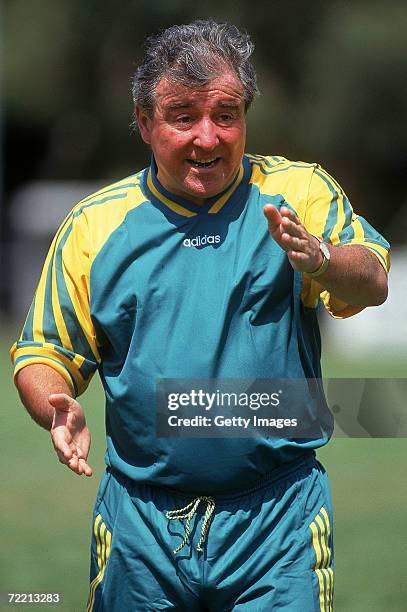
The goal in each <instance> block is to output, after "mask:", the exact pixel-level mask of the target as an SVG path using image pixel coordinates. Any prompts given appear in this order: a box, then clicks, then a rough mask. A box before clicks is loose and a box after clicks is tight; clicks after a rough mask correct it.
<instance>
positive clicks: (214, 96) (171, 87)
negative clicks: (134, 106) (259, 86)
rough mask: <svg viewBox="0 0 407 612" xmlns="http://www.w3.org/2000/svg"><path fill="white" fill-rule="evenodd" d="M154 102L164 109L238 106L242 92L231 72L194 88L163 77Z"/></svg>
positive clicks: (239, 84) (240, 102)
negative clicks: (210, 105)
mask: <svg viewBox="0 0 407 612" xmlns="http://www.w3.org/2000/svg"><path fill="white" fill-rule="evenodd" d="M155 101H156V105H157V106H158V107H161V108H166V109H168V108H169V109H171V108H181V107H183V106H199V105H204V104H206V103H210V104H215V105H220V106H223V105H225V106H227V105H233V106H236V105H237V106H239V105H240V104H244V90H243V85H242V83H241V81H240V79H239V78H238V77H237V76H236V74H235V73H234V72H232V71H231V70H228V71H226V72H225V73H224V74H222V75H220V76H217V77H215V78H214V79H212V80H211V81H209V83H207V84H206V85H202V86H198V87H196V88H193V87H187V86H186V85H183V84H182V83H180V82H177V81H173V80H170V79H168V78H167V77H165V76H164V77H163V78H162V79H161V81H159V83H158V85H157V87H156V92H155Z"/></svg>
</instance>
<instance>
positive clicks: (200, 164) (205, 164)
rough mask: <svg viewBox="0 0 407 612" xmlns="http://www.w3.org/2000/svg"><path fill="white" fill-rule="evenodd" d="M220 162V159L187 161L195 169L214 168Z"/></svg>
mask: <svg viewBox="0 0 407 612" xmlns="http://www.w3.org/2000/svg"><path fill="white" fill-rule="evenodd" d="M219 161H220V157H213V158H212V159H187V162H188V163H189V164H190V165H191V166H193V167H194V168H213V167H214V166H215V165H216V164H217V163H218V162H219Z"/></svg>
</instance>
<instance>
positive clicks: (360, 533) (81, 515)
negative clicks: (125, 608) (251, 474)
mask: <svg viewBox="0 0 407 612" xmlns="http://www.w3.org/2000/svg"><path fill="white" fill-rule="evenodd" d="M10 342H11V337H10V336H9V335H8V337H7V335H6V334H5V333H3V340H2V341H1V342H0V351H1V352H0V355H1V361H0V377H1V381H2V392H3V393H2V410H1V413H0V415H1V416H0V418H1V423H0V425H1V432H2V439H1V448H2V454H3V458H2V463H1V479H2V495H1V501H0V504H1V517H2V538H1V553H0V591H3V592H4V591H6V592H11V591H17V592H24V591H35V592H60V593H62V596H63V601H64V603H63V604H62V605H59V606H47V608H46V609H47V610H59V611H60V612H62V611H67V612H80V611H82V610H84V609H85V602H86V598H87V590H88V580H87V577H88V549H89V543H90V530H91V527H90V525H91V513H92V507H93V502H94V498H95V495H96V489H97V485H98V479H99V477H100V475H101V473H102V470H103V453H104V434H103V428H104V406H103V404H104V402H103V396H102V393H101V389H100V385H99V383H98V382H97V381H94V382H93V384H92V385H91V388H90V389H89V391H88V392H87V393H86V395H85V396H84V397H83V398H82V404H83V406H84V407H85V409H86V413H87V418H88V423H89V427H90V429H91V431H92V434H93V443H92V450H91V455H90V463H91V465H92V466H93V468H94V470H95V474H94V476H93V478H91V479H86V480H85V478H84V477H82V478H79V477H77V476H75V475H74V474H73V473H71V472H70V471H69V470H68V469H67V468H65V467H63V466H62V465H60V464H59V463H58V461H57V459H56V457H55V455H54V452H53V449H52V445H51V442H50V439H49V434H48V433H47V432H44V431H43V430H41V429H40V428H39V427H37V426H36V425H35V424H34V423H33V422H32V421H31V420H30V418H29V417H28V416H27V415H26V413H25V411H24V409H23V407H22V406H21V405H20V403H19V400H18V397H17V394H16V392H15V390H14V387H13V385H12V382H11V367H10V366H9V364H8V357H7V349H8V346H9V343H10ZM397 364H398V366H400V367H399V370H400V373H398V372H399V370H394V367H393V366H394V364H392V363H391V361H389V362H388V363H387V365H386V366H383V363H381V369H380V370H379V364H378V363H375V362H374V361H373V360H372V363H371V365H370V366H369V363H368V361H365V362H364V363H363V364H359V370H358V369H357V367H356V365H355V364H352V363H350V364H349V363H348V364H338V363H336V364H335V363H334V362H333V361H329V360H328V361H327V367H326V372H327V375H328V374H329V375H331V376H332V375H334V374H335V373H337V372H339V374H338V375H340V376H350V375H353V376H357V375H360V376H366V375H368V374H367V372H368V371H369V372H372V374H371V375H372V376H379V375H390V372H394V371H396V372H397V373H396V374H393V375H394V376H402V374H401V372H402V370H403V367H404V373H405V371H406V369H405V363H404V366H403V363H401V365H400V360H397ZM398 366H397V367H398ZM384 372H388V374H385V373H384ZM319 458H320V460H321V461H322V463H323V464H324V465H325V466H326V468H327V470H328V473H329V474H330V478H331V485H332V493H333V500H334V511H335V549H336V585H335V610H336V612H402V611H404V610H405V609H406V601H407V582H406V580H405V576H406V571H407V561H406V553H405V551H406V550H407V520H406V508H407V484H406V482H407V480H406V477H405V469H406V468H405V466H406V465H407V440H406V439H393V440H391V439H390V440H387V439H385V440H367V439H363V440H360V439H352V440H351V439H334V440H332V441H331V442H330V444H329V445H328V446H327V447H326V448H324V449H323V450H322V451H320V453H319ZM10 609H14V610H17V609H18V608H17V607H14V608H10ZM21 609H26V607H25V606H23V607H21ZM112 612H113V611H112ZM293 612H296V611H293ZM298 612H300V611H298Z"/></svg>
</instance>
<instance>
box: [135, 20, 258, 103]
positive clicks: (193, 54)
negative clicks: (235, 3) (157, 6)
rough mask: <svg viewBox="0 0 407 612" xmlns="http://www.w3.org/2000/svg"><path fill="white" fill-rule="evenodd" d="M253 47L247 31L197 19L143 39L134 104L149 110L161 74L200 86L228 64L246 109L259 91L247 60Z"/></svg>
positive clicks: (253, 72)
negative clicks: (144, 46)
mask: <svg viewBox="0 0 407 612" xmlns="http://www.w3.org/2000/svg"><path fill="white" fill-rule="evenodd" d="M253 50H254V44H253V43H252V41H251V38H250V36H249V34H247V33H245V32H241V31H240V30H239V29H238V28H237V27H236V26H234V25H231V24H229V23H216V22H215V21H203V20H198V21H193V22H192V23H190V24H188V25H177V26H172V27H170V28H168V29H166V30H164V31H163V32H161V33H160V34H158V35H156V36H151V37H149V38H148V39H147V41H146V51H145V55H144V60H143V63H142V64H141V65H140V66H139V67H138V68H137V70H136V72H135V74H134V78H133V87H132V94H133V101H134V104H135V105H138V106H140V107H141V108H142V109H143V110H144V111H146V112H148V113H152V112H153V110H154V102H155V90H156V87H157V85H158V83H159V81H160V80H161V79H162V78H163V77H164V76H166V77H167V78H169V79H171V80H173V81H175V82H181V83H183V84H185V85H187V86H188V87H199V86H203V85H206V84H207V83H209V81H211V80H212V79H213V78H215V77H217V76H219V75H220V74H222V73H223V72H224V69H225V67H230V68H232V69H233V70H234V71H235V73H236V75H237V76H238V78H239V79H240V81H241V83H242V86H243V90H244V99H245V106H246V110H247V109H248V108H249V106H250V104H251V103H252V101H253V98H254V96H255V95H257V94H258V93H259V91H258V88H257V82H256V72H255V70H254V67H253V64H252V62H251V60H250V56H251V55H252V53H253Z"/></svg>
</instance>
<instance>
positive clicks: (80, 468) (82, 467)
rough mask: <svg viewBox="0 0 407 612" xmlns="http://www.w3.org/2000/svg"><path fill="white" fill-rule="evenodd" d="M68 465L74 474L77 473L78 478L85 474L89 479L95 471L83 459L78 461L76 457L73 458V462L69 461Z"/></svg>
mask: <svg viewBox="0 0 407 612" xmlns="http://www.w3.org/2000/svg"><path fill="white" fill-rule="evenodd" d="M67 465H68V467H69V469H70V470H72V472H75V474H78V476H82V474H85V476H88V477H89V476H92V474H93V470H92V468H91V467H90V465H88V464H87V463H86V461H84V460H83V459H78V457H76V456H74V457H72V459H71V461H69V462H68V463H67Z"/></svg>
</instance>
